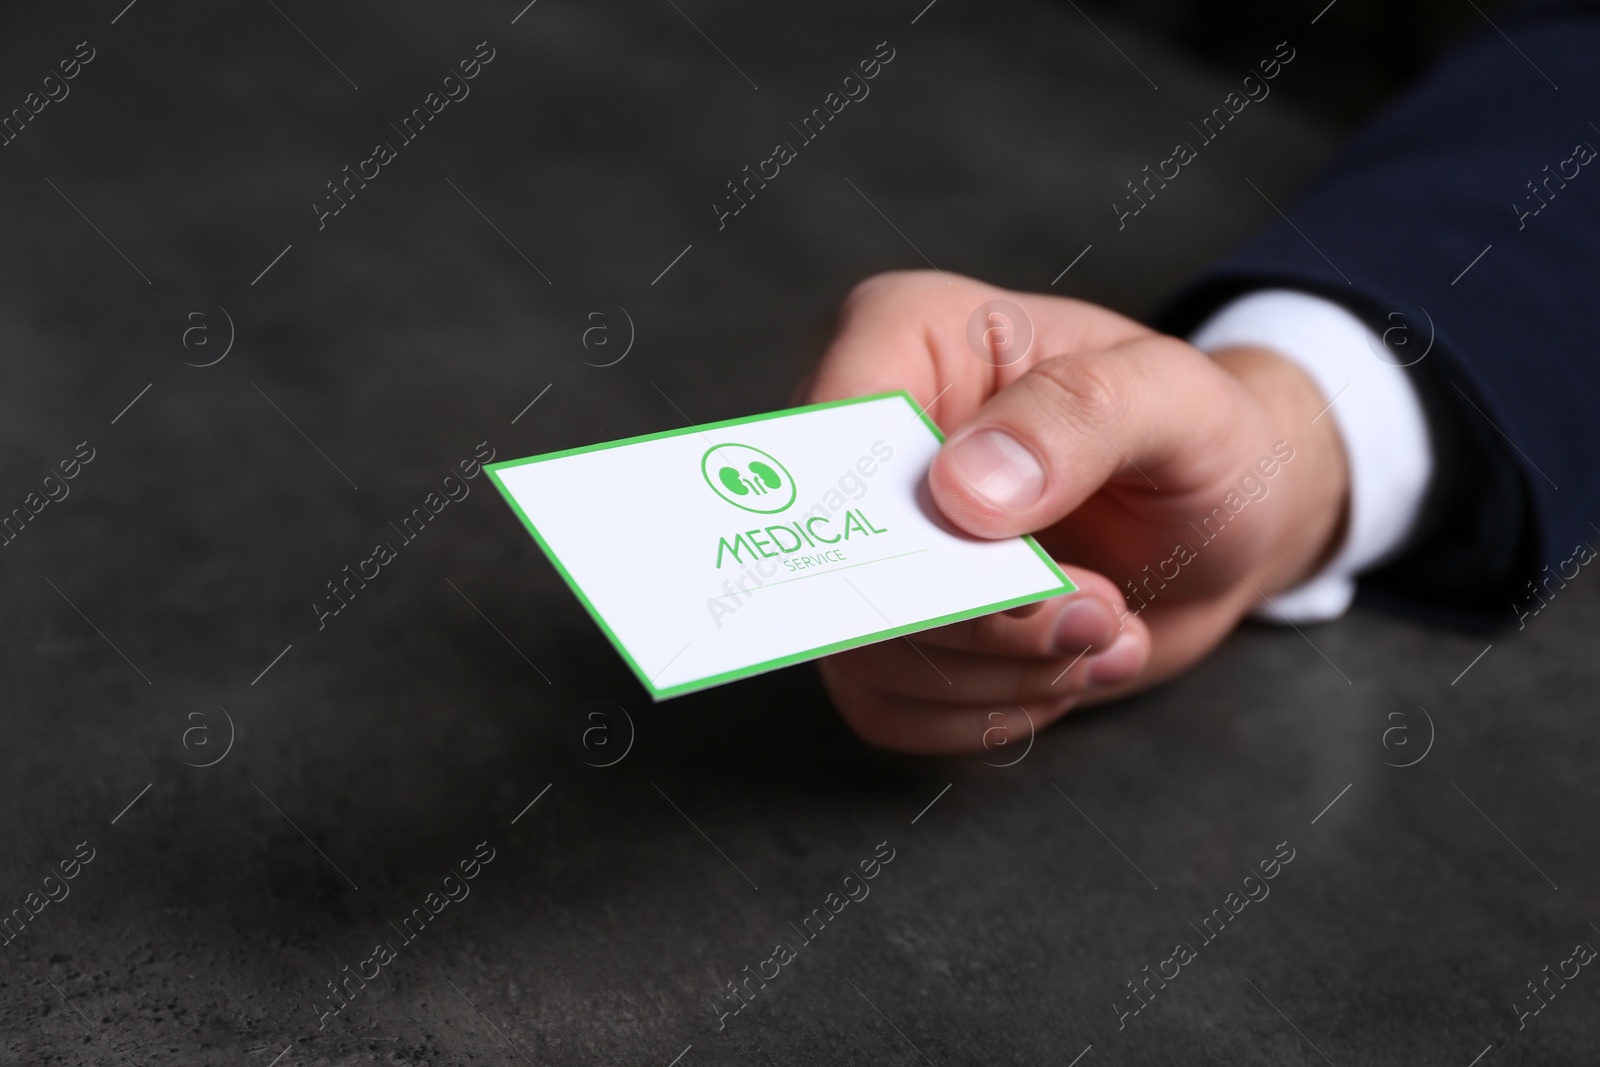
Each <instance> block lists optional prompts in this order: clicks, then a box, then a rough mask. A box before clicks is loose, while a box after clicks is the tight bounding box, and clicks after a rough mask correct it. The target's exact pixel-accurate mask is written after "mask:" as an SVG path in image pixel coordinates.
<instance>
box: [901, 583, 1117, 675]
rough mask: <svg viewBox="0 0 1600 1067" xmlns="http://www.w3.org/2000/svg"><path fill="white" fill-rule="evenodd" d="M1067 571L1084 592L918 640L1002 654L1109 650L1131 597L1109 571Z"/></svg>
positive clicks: (984, 617)
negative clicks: (1026, 611) (1105, 573)
mask: <svg viewBox="0 0 1600 1067" xmlns="http://www.w3.org/2000/svg"><path fill="white" fill-rule="evenodd" d="M1062 570H1064V571H1065V572H1066V574H1067V577H1069V578H1071V579H1072V584H1074V585H1076V586H1077V587H1078V592H1076V593H1068V594H1067V595H1065V596H1059V597H1051V598H1050V599H1049V600H1042V601H1039V602H1038V604H1037V606H1036V610H1034V611H1031V612H1028V613H1027V614H1025V615H1018V614H1015V613H1012V612H1001V613H999V614H995V615H982V616H979V617H978V618H976V619H968V620H966V621H965V622H957V623H952V624H950V625H949V626H941V627H939V628H938V629H936V630H927V631H924V632H923V633H921V634H918V635H917V638H916V639H917V642H918V643H919V644H929V645H934V646H936V647H939V648H949V649H957V650H962V651H966V652H981V653H988V654H990V655H996V656H1045V657H1049V656H1077V655H1078V654H1080V653H1082V652H1083V651H1084V649H1085V648H1087V649H1089V650H1090V652H1099V651H1101V650H1103V649H1105V648H1106V647H1108V646H1109V645H1110V644H1111V642H1112V641H1113V640H1114V639H1115V638H1116V636H1117V633H1118V631H1119V629H1120V624H1119V622H1118V620H1119V619H1121V618H1123V617H1124V616H1126V615H1127V612H1128V607H1127V601H1126V600H1125V599H1124V598H1123V596H1122V594H1121V593H1120V592H1118V590H1117V587H1116V586H1114V585H1112V584H1111V581H1110V579H1108V578H1106V577H1105V576H1104V575H1101V574H1097V573H1095V572H1094V571H1088V570H1084V569H1082V568H1080V567H1063V568H1062ZM1030 606H1034V605H1030Z"/></svg>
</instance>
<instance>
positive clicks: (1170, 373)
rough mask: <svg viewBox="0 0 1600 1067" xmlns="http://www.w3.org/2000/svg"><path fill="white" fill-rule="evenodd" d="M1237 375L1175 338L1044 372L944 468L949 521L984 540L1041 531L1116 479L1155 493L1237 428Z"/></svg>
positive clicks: (1064, 361) (1002, 401) (943, 452)
mask: <svg viewBox="0 0 1600 1067" xmlns="http://www.w3.org/2000/svg"><path fill="white" fill-rule="evenodd" d="M1236 407H1237V392H1236V391H1235V390H1233V389H1231V388H1229V385H1228V380H1227V376H1226V374H1225V373H1224V372H1222V371H1220V370H1218V369H1217V368H1216V367H1215V366H1214V365H1213V364H1212V362H1211V361H1210V360H1209V359H1207V358H1206V357H1205V356H1203V355H1201V354H1200V353H1199V352H1197V351H1196V350H1195V349H1193V348H1191V347H1189V346H1188V345H1187V344H1184V343H1183V342H1182V341H1179V340H1177V339H1176V338H1172V337H1163V336H1150V337H1142V338H1137V339H1134V340H1131V341H1128V342H1125V343H1123V344H1121V345H1118V346H1116V347H1113V348H1107V349H1102V350H1099V351H1096V352H1089V353H1079V354H1075V355H1069V356H1056V357H1052V358H1050V359H1045V360H1042V361H1040V362H1039V363H1038V364H1036V365H1035V366H1034V367H1032V368H1031V369H1030V370H1029V371H1028V372H1027V373H1026V374H1024V375H1023V376H1022V377H1020V378H1018V379H1017V380H1016V381H1015V382H1013V383H1012V384H1011V385H1009V386H1007V387H1006V388H1005V389H1003V390H1001V391H1000V392H999V393H997V394H995V396H994V397H992V398H991V399H990V400H989V401H988V402H987V403H986V404H984V405H983V406H982V407H981V408H979V409H978V411H977V412H976V413H975V414H974V415H973V416H972V418H971V419H969V420H968V421H967V422H966V423H965V424H964V425H963V426H962V427H961V428H960V430H958V431H957V432H956V433H955V434H954V435H953V436H952V437H951V438H950V440H949V441H947V442H946V443H945V445H944V447H943V448H941V449H940V451H939V454H938V456H937V457H936V458H935V459H934V462H933V465H932V467H931V468H930V469H929V471H928V484H929V488H930V490H931V491H932V494H933V499H934V501H935V502H936V503H937V504H938V506H939V508H940V510H941V511H943V512H944V514H945V515H946V516H948V517H949V519H950V520H951V521H952V522H954V523H955V524H956V525H957V526H959V527H961V528H962V529H963V530H966V531H967V532H968V533H971V534H975V535H977V536H979V537H1011V536H1015V535H1017V534H1021V533H1029V532H1032V531H1035V530H1040V529H1043V528H1045V527H1047V526H1051V525H1053V524H1054V523H1056V522H1058V521H1059V520H1061V519H1062V518H1064V517H1065V516H1066V515H1068V514H1070V513H1071V512H1072V511H1073V510H1075V509H1076V508H1077V507H1078V506H1079V505H1080V504H1082V503H1083V502H1084V501H1085V500H1087V499H1088V498H1089V497H1090V496H1092V495H1093V494H1094V493H1095V492H1097V491H1098V490H1099V489H1100V487H1101V486H1102V485H1104V484H1105V483H1106V482H1107V481H1110V480H1118V481H1122V482H1126V483H1128V484H1129V485H1131V486H1139V487H1144V488H1145V489H1147V490H1149V491H1152V492H1156V491H1163V490H1182V489H1184V488H1188V486H1187V485H1185V484H1172V485H1163V484H1162V481H1163V477H1164V476H1166V475H1176V474H1178V473H1179V471H1178V468H1179V464H1180V462H1181V463H1186V464H1187V465H1188V466H1189V468H1190V472H1189V473H1188V474H1187V476H1186V477H1181V478H1179V479H1178V481H1179V482H1180V483H1185V482H1190V481H1192V480H1193V478H1194V473H1193V470H1194V468H1195V466H1196V463H1195V460H1196V459H1197V458H1198V459H1200V460H1201V463H1200V465H1201V466H1203V465H1204V457H1206V456H1207V455H1208V454H1212V453H1214V452H1216V451H1217V450H1218V446H1220V444H1221V443H1222V442H1223V441H1225V440H1226V437H1227V434H1228V433H1229V432H1230V428H1231V427H1232V426H1233V425H1234V424H1235V414H1234V412H1235V410H1236Z"/></svg>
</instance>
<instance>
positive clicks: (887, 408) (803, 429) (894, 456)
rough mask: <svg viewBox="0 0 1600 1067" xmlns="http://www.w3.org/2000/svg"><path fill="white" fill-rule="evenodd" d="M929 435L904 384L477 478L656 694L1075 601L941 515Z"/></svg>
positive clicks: (1025, 556) (552, 457)
mask: <svg viewBox="0 0 1600 1067" xmlns="http://www.w3.org/2000/svg"><path fill="white" fill-rule="evenodd" d="M942 439H943V438H942V435H941V434H940V433H939V429H938V427H937V426H936V425H935V424H934V423H933V421H932V420H931V419H929V418H928V417H927V416H926V415H925V414H923V413H922V412H921V410H920V409H919V408H917V406H916V404H915V402H914V401H913V400H912V398H911V397H910V396H909V395H908V394H906V393H904V392H897V393H885V394H882V395H879V396H870V397H862V398H858V399H852V400H840V401H835V402H833V403H828V404H815V405H812V406H810V407H803V408H794V409H792V410H789V411H777V412H772V413H770V414H766V415H753V416H750V417H748V418H743V419H731V420H729V421H727V422H718V423H711V424H707V425H702V426H692V427H688V428H686V429H682V430H668V431H665V432H662V433H653V434H646V435H644V436H642V437H630V438H627V439H625V440H621V441H609V442H606V443H604V444H597V445H589V446H587V447H584V448H573V449H568V450H566V451H563V452H551V453H548V454H546V455H542V456H530V457H528V458H526V459H514V460H507V461H505V462H501V463H495V464H491V465H489V466H487V467H485V468H484V469H485V470H487V471H488V472H489V474H490V476H491V477H492V478H493V479H494V482H495V485H496V486H497V487H498V488H499V490H500V492H501V493H502V494H503V495H504V496H505V498H506V500H507V501H508V502H509V503H510V504H511V506H512V508H513V509H514V510H515V511H516V512H517V514H518V515H520V516H521V518H522V521H523V524H524V525H525V526H527V528H528V532H529V533H531V534H532V535H533V538H534V540H535V541H537V542H538V543H539V546H540V547H541V548H543V549H544V551H545V553H546V555H548V556H549V557H550V561H551V562H552V563H554V564H555V566H556V569H557V570H558V571H560V572H561V576H562V577H563V578H564V579H566V582H567V584H568V585H569V586H571V587H572V591H573V592H574V593H576V594H577V596H578V599H579V600H580V601H582V602H583V605H584V607H585V608H587V609H588V610H589V613H590V614H591V615H593V616H594V619H595V621H596V622H597V623H599V624H600V628H601V629H602V630H604V631H605V633H606V636H607V637H609V638H610V639H611V642H612V643H613V644H614V645H616V647H617V651H618V652H620V653H621V654H622V657H623V659H625V660H626V661H627V662H628V666H629V667H631V668H632V669H633V672H634V673H635V674H636V675H638V677H639V680H640V681H641V682H643V683H644V685H645V688H647V689H648V690H649V691H650V693H651V695H652V696H653V697H654V698H655V699H657V700H661V699H664V698H666V697H672V696H678V695H680V694H682V693H689V692H693V691H695V690H697V689H705V688H708V687H710V686H714V685H720V684H722V683H723V682H731V681H733V680H735V679H738V678H747V677H749V676H751V675H754V674H760V673H762V672H764V671H770V670H776V669H777V668H779V667H785V666H788V665H790V664H793V663H801V662H804V661H806V660H810V659H816V658H818V657H820V656H826V655H828V654H830V653H833V652H839V651H841V650H843V649H847V648H854V647H856V646H858V645H866V644H871V643H873V642H875V641H884V640H888V639H891V638H899V637H903V636H905V635H907V634H911V633H915V632H917V631H918V630H926V629H929V628H931V627H935V626H943V625H945V624H947V623H952V622H959V621H961V620H963V619H970V618H974V617H976V616H978V615H986V614H989V613H990V612H995V611H1003V610H1005V609H1007V608H1012V607H1017V606H1019V605H1022V604H1029V603H1032V602H1033V601H1036V600H1043V599H1044V598H1046V597H1051V596H1056V595H1058V594H1061V593H1069V592H1072V591H1073V589H1074V588H1075V587H1074V586H1073V584H1072V582H1071V581H1070V580H1068V578H1067V576H1066V575H1065V574H1063V573H1062V572H1061V568H1059V567H1057V566H1056V564H1055V562H1054V561H1053V560H1051V559H1050V557H1049V556H1048V555H1046V553H1045V552H1044V550H1043V549H1041V548H1040V547H1039V545H1038V544H1037V543H1036V542H1035V541H1034V540H1033V539H1032V538H1029V537H1018V538H1010V539H1007V540H1001V541H986V540H981V539H978V538H974V537H970V536H967V535H966V534H963V533H960V532H958V531H957V530H955V528H954V527H952V526H951V525H950V524H949V523H948V522H947V521H946V520H944V519H943V518H942V516H940V515H939V514H938V511H937V509H936V508H935V506H934V504H933V502H932V500H931V499H930V497H929V495H928V490H927V473H928V465H929V464H930V463H931V462H932V461H933V458H934V455H935V454H936V453H937V452H938V451H939V445H940V443H941V441H942ZM930 669H931V668H930Z"/></svg>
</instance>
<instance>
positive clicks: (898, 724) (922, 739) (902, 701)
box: [823, 671, 1076, 759]
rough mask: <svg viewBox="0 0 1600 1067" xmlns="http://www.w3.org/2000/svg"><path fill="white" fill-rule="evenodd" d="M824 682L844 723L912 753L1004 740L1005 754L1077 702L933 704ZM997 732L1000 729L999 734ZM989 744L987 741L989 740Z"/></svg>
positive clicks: (831, 679) (866, 737) (833, 679)
mask: <svg viewBox="0 0 1600 1067" xmlns="http://www.w3.org/2000/svg"><path fill="white" fill-rule="evenodd" d="M823 682H824V684H825V685H826V686H827V688H828V692H829V695H831V696H832V697H833V700H834V703H835V704H836V705H838V707H839V710H840V713H841V714H842V715H843V717H844V720H845V722H846V723H847V724H848V725H849V727H850V728H851V729H852V730H853V731H854V732H855V733H856V736H858V737H860V738H861V739H862V740H863V741H866V742H867V743H868V744H871V745H876V746H878V747H879V748H886V749H891V750H893V751H896V752H905V753H910V754H913V755H928V756H933V755H954V754H958V753H965V752H982V751H985V750H986V749H987V750H990V751H994V750H995V749H996V748H997V747H998V746H997V745H996V741H997V739H1000V738H1003V739H1004V741H1005V742H1006V743H1005V746H1004V751H1005V752H1006V753H1007V755H1006V757H1005V758H1008V759H1009V758H1013V757H1011V756H1010V755H1009V753H1010V752H1011V751H1012V750H1013V748H1017V749H1020V748H1021V746H1022V745H1023V744H1024V743H1025V740H1024V739H1025V738H1027V737H1028V736H1030V735H1031V734H1032V733H1034V732H1036V731H1039V730H1043V729H1044V728H1045V727H1047V726H1049V725H1050V724H1051V723H1053V722H1055V721H1056V720H1057V719H1059V718H1061V716H1063V715H1065V714H1066V713H1067V712H1068V711H1070V710H1071V709H1072V708H1073V707H1074V706H1075V699H1076V698H1074V697H1071V696H1067V697H1062V698H1059V699H1056V700H1053V701H1049V702H1035V703H1027V704H1004V705H996V704H977V705H965V706H963V705H929V704H925V703H923V702H921V701H918V700H914V699H909V698H906V697H900V696H895V695H892V694H884V693H876V692H872V691H869V690H865V689H861V688H859V687H857V686H856V685H855V684H854V683H853V682H850V681H848V680H846V679H843V678H839V677H837V676H834V675H832V674H831V672H828V671H824V672H823ZM994 731H999V732H998V733H996V732H994ZM986 742H987V743H986Z"/></svg>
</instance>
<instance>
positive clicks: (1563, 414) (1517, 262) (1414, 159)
mask: <svg viewBox="0 0 1600 1067" xmlns="http://www.w3.org/2000/svg"><path fill="white" fill-rule="evenodd" d="M1495 21H1496V25H1497V26H1498V27H1499V30H1496V29H1494V28H1492V27H1489V26H1487V25H1486V26H1485V27H1484V32H1482V33H1480V34H1478V35H1476V36H1474V37H1472V38H1471V39H1469V40H1467V41H1465V42H1463V43H1462V44H1461V45H1460V46H1459V47H1458V48H1456V49H1455V50H1454V51H1453V52H1451V53H1450V54H1448V55H1447V56H1446V57H1445V58H1444V59H1443V61H1442V62H1440V63H1439V64H1438V66H1437V67H1436V68H1435V69H1433V70H1432V71H1431V72H1430V73H1429V74H1428V75H1426V76H1425V77H1424V78H1423V79H1422V80H1421V81H1420V82H1419V83H1418V84H1416V85H1415V86H1414V87H1413V88H1412V89H1411V90H1410V91H1408V92H1407V93H1406V94H1405V95H1404V96H1402V97H1401V98H1400V99H1398V100H1397V101H1396V102H1394V103H1393V104H1392V105H1391V106H1389V107H1388V108H1387V110H1386V111H1384V112H1383V113H1382V114H1381V115H1380V116H1379V118H1378V119H1377V120H1376V121H1375V122H1373V123H1372V124H1371V125H1370V126H1369V127H1367V128H1366V129H1365V130H1364V131H1362V132H1361V133H1360V134H1359V135H1358V136H1357V137H1356V138H1355V139H1354V140H1353V142H1352V143H1351V144H1350V145H1349V146H1348V148H1347V149H1346V150H1345V151H1344V152H1343V153H1342V155H1341V156H1340V158H1339V159H1338V160H1337V161H1336V162H1335V164H1334V165H1333V166H1332V167H1331V168H1330V169H1329V170H1328V171H1327V172H1326V173H1324V174H1323V175H1322V176H1321V177H1320V178H1319V179H1318V180H1317V181H1316V182H1315V183H1314V184H1313V185H1312V186H1311V187H1310V188H1309V189H1307V190H1306V191H1305V192H1304V193H1303V194H1302V195H1301V196H1300V198H1299V199H1298V200H1296V201H1293V202H1290V203H1280V206H1281V207H1283V209H1284V213H1285V215H1286V216H1287V218H1277V219H1275V220H1274V221H1273V222H1271V223H1270V224H1269V225H1267V226H1266V227H1264V228H1263V229H1262V230H1261V231H1260V232H1258V233H1256V234H1255V235H1253V236H1252V237H1251V238H1249V239H1248V240H1247V241H1246V242H1245V243H1244V244H1243V245H1242V246H1241V247H1239V248H1238V249H1236V250H1235V251H1233V252H1232V253H1230V254H1229V255H1228V256H1227V257H1225V258H1224V259H1223V260H1222V261H1221V262H1220V263H1218V264H1216V265H1215V266H1213V267H1212V268H1210V269H1209V270H1208V271H1206V272H1205V273H1204V274H1203V275H1202V276H1201V277H1200V278H1198V279H1197V280H1196V281H1195V282H1193V283H1192V284H1191V285H1189V286H1187V287H1186V288H1185V289H1184V290H1182V291H1181V292H1180V293H1179V294H1178V295H1177V296H1176V297H1175V298H1174V299H1173V300H1172V301H1170V302H1169V303H1168V304H1167V306H1166V307H1165V308H1164V309H1163V310H1162V311H1161V312H1160V313H1159V314H1158V315H1157V324H1158V325H1159V326H1161V327H1162V328H1164V329H1167V330H1169V331H1171V332H1174V333H1180V334H1181V333H1186V332H1188V331H1189V330H1191V329H1192V328H1193V327H1195V326H1196V325H1198V324H1199V322H1200V321H1201V320H1202V319H1203V318H1204V317H1205V316H1206V314H1207V313H1209V312H1210V311H1212V310H1214V309H1216V308H1217V307H1218V306H1220V305H1221V304H1222V303H1224V302H1225V301H1226V300H1228V299H1230V298H1231V297H1234V296H1237V295H1239V294H1241V293H1244V292H1247V291H1250V290H1253V289H1259V288H1264V287H1283V288H1296V289H1301V290H1305V291H1308V292H1313V293H1316V294H1318V295H1321V296H1324V297H1328V298H1330V299H1333V300H1336V301H1338V302H1340V303H1342V304H1344V305H1345V306H1347V307H1349V308H1350V309H1352V310H1353V311H1355V312H1356V313H1357V314H1359V315H1360V316H1362V317H1363V318H1364V319H1365V320H1366V321H1367V322H1368V324H1369V325H1370V326H1371V327H1372V328H1373V330H1374V331H1375V332H1377V333H1378V334H1380V335H1385V336H1386V338H1387V340H1388V341H1389V342H1390V343H1391V345H1392V351H1391V352H1390V354H1389V356H1388V358H1389V359H1390V360H1391V361H1392V362H1395V363H1400V364H1405V363H1410V364H1411V365H1410V366H1409V367H1408V368H1407V373H1408V374H1410V375H1411V376H1412V381H1413V382H1414V383H1415V385H1416V387H1417V390H1418V393H1419V395H1420V396H1421V397H1422V400H1423V405H1424V407H1425V409H1426V411H1427V414H1428V419H1429V431H1430V434H1431V436H1432V438H1433V443H1434V452H1435V456H1436V463H1437V465H1438V469H1437V471H1436V475H1435V481H1434V484H1433V486H1432V487H1431V488H1430V491H1429V495H1428V499H1427V501H1426V503H1425V505H1424V508H1423V516H1422V518H1421V520H1420V521H1419V525H1418V528H1417V530H1416V531H1415V533H1414V535H1413V536H1412V538H1411V540H1410V542H1409V543H1408V546H1407V547H1406V549H1405V550H1404V551H1403V553H1402V554H1401V556H1400V557H1398V558H1397V559H1395V560H1394V561H1392V562H1391V563H1389V564H1387V565H1386V566H1384V567H1383V568H1382V569H1381V570H1378V571H1374V572H1373V573H1371V574H1369V575H1365V576H1363V578H1362V580H1361V586H1360V588H1361V595H1362V597H1363V598H1364V599H1368V600H1379V601H1387V602H1389V603H1391V604H1394V605H1398V606H1401V607H1404V608H1409V609H1412V610H1414V611H1416V612H1420V613H1424V614H1432V615H1435V616H1437V617H1440V618H1443V619H1445V620H1454V621H1459V622H1467V623H1472V622H1477V623H1487V624H1490V625H1493V624H1496V623H1501V622H1503V623H1516V622H1517V621H1518V617H1519V616H1521V617H1523V618H1524V619H1525V618H1526V615H1525V613H1526V612H1527V611H1528V610H1529V609H1530V607H1531V608H1533V609H1537V608H1538V607H1539V605H1540V604H1541V603H1543V601H1542V600H1539V599H1535V598H1534V597H1533V592H1534V588H1537V589H1539V590H1540V591H1543V592H1545V593H1546V597H1545V599H1548V594H1549V592H1550V591H1552V590H1555V589H1557V588H1558V587H1559V582H1560V580H1563V579H1556V580H1554V581H1552V577H1551V576H1553V575H1555V574H1557V573H1558V572H1560V573H1561V574H1562V575H1564V576H1565V577H1571V576H1572V574H1573V572H1574V571H1575V570H1576V568H1577V567H1579V566H1581V565H1582V563H1583V562H1586V561H1587V559H1588V558H1590V557H1592V555H1593V549H1591V548H1589V546H1590V545H1593V546H1597V547H1600V529H1596V527H1595V526H1594V525H1591V522H1592V521H1596V520H1597V519H1600V516H1597V503H1600V418H1597V412H1600V155H1597V153H1596V148H1600V128H1597V125H1596V123H1600V5H1597V4H1592V3H1591V4H1576V3H1570V2H1569V3H1537V2H1536V3H1526V4H1523V5H1521V6H1519V7H1516V8H1513V9H1510V10H1508V11H1504V12H1500V13H1497V14H1496V16H1495ZM1500 31H1504V35H1502V33H1501V32H1500ZM1508 38H1509V39H1508ZM1591 119H1593V120H1594V122H1591ZM1291 220H1292V221H1291ZM1430 345H1431V347H1430ZM1424 353H1426V354H1425V355H1424ZM1372 358H1378V356H1377V355H1376V354H1375V355H1374V356H1373V357H1372ZM1546 567H1548V570H1545V569H1543V568H1546ZM1530 580H1535V581H1538V582H1539V583H1540V584H1539V585H1538V586H1537V587H1534V588H1530V587H1529V585H1528V582H1529V581H1530Z"/></svg>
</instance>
